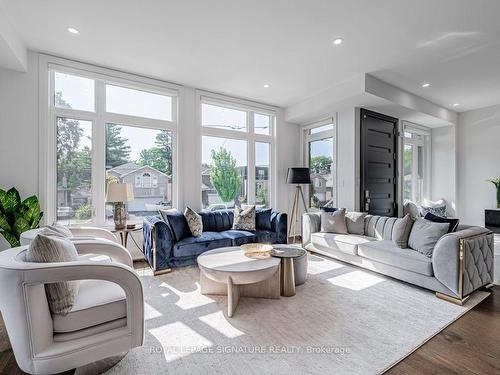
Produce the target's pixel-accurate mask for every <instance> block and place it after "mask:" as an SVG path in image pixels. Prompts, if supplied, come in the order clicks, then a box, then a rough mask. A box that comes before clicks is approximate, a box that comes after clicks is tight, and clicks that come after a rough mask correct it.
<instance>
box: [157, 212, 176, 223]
mask: <svg viewBox="0 0 500 375" xmlns="http://www.w3.org/2000/svg"><path fill="white" fill-rule="evenodd" d="M158 213H159V214H160V216H161V218H162V219H163V221H164V222H165V223H167V224H168V217H167V216H168V215H169V214H177V213H179V210H177V209H176V208H168V209H162V208H160V209H159V210H158Z"/></svg>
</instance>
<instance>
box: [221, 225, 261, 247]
mask: <svg viewBox="0 0 500 375" xmlns="http://www.w3.org/2000/svg"><path fill="white" fill-rule="evenodd" d="M220 234H222V236H223V237H224V238H229V239H231V241H232V245H233V246H240V245H243V244H245V243H252V242H255V238H256V237H255V234H253V233H252V232H247V231H245V230H236V229H231V230H226V231H224V232H220Z"/></svg>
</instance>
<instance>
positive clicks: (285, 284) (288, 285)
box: [281, 258, 295, 297]
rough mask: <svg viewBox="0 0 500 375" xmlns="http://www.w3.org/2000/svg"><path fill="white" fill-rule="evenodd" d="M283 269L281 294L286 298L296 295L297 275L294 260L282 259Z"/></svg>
mask: <svg viewBox="0 0 500 375" xmlns="http://www.w3.org/2000/svg"><path fill="white" fill-rule="evenodd" d="M281 262H282V267H281V286H282V290H281V294H282V295H283V296H284V297H292V296H294V295H295V275H294V273H293V258H282V259H281Z"/></svg>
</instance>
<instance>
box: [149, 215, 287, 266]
mask: <svg viewBox="0 0 500 375" xmlns="http://www.w3.org/2000/svg"><path fill="white" fill-rule="evenodd" d="M200 215H201V217H202V220H203V234H202V235H201V236H199V237H193V236H192V235H191V231H190V230H189V227H188V224H187V221H186V219H185V218H184V215H183V214H182V213H175V214H169V215H168V222H165V221H163V219H162V218H161V216H160V215H156V216H146V217H145V218H144V222H143V227H142V231H143V235H144V245H143V251H144V256H145V257H146V260H147V261H148V263H149V265H150V266H151V268H152V269H153V271H154V273H155V275H157V274H161V273H164V272H168V271H170V270H171V269H172V268H175V267H182V266H187V265H191V264H196V258H197V257H198V255H200V254H201V253H203V252H205V251H208V250H212V249H216V248H219V247H226V246H239V245H242V244H245V243H252V242H264V243H280V244H284V243H287V214H286V213H279V212H275V211H272V209H258V210H257V212H256V219H255V222H256V230H255V231H253V232H248V231H242V230H234V229H232V228H233V218H234V214H233V210H220V211H210V212H201V213H200Z"/></svg>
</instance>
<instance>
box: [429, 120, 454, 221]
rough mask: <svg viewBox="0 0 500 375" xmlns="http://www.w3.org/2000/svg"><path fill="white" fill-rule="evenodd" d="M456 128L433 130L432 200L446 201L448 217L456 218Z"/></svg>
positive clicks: (446, 127) (447, 127) (445, 127)
mask: <svg viewBox="0 0 500 375" xmlns="http://www.w3.org/2000/svg"><path fill="white" fill-rule="evenodd" d="M455 140H456V135H455V126H444V127H441V128H434V129H432V130H431V196H430V197H429V198H430V199H431V200H439V199H442V198H443V199H445V200H446V202H447V204H448V205H447V214H448V216H456V206H457V201H456V168H455V160H456V150H455Z"/></svg>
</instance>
